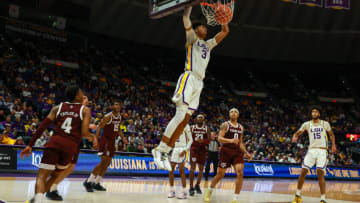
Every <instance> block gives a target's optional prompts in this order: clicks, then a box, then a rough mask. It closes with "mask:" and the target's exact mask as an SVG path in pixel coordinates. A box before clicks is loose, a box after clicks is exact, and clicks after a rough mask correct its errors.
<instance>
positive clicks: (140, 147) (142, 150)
mask: <svg viewBox="0 0 360 203" xmlns="http://www.w3.org/2000/svg"><path fill="white" fill-rule="evenodd" d="M136 148H137V150H136V152H137V153H147V152H146V151H145V149H144V145H142V144H139V145H138V146H137V147H136Z"/></svg>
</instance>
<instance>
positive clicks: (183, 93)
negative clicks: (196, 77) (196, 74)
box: [182, 74, 190, 106]
mask: <svg viewBox="0 0 360 203" xmlns="http://www.w3.org/2000/svg"><path fill="white" fill-rule="evenodd" d="M189 77H190V74H188V76H187V78H186V80H185V85H184V89H183V90H182V91H183V92H182V95H183V102H184V104H186V105H188V106H189V103H187V102H186V101H185V90H186V85H187V81H188V79H189Z"/></svg>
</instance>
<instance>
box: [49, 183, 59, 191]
mask: <svg viewBox="0 0 360 203" xmlns="http://www.w3.org/2000/svg"><path fill="white" fill-rule="evenodd" d="M55 190H57V184H53V185H52V186H51V187H50V192H53V191H55Z"/></svg>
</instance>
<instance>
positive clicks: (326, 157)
mask: <svg viewBox="0 0 360 203" xmlns="http://www.w3.org/2000/svg"><path fill="white" fill-rule="evenodd" d="M326 153H327V152H326ZM327 162H328V159H327V156H326V162H325V165H324V166H323V167H316V168H320V169H325V168H326V166H327Z"/></svg>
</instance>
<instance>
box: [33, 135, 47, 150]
mask: <svg viewBox="0 0 360 203" xmlns="http://www.w3.org/2000/svg"><path fill="white" fill-rule="evenodd" d="M46 142H47V140H46V136H45V133H44V134H43V135H41V137H40V138H38V139H37V140H36V141H35V145H34V147H44V146H45V144H46Z"/></svg>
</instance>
